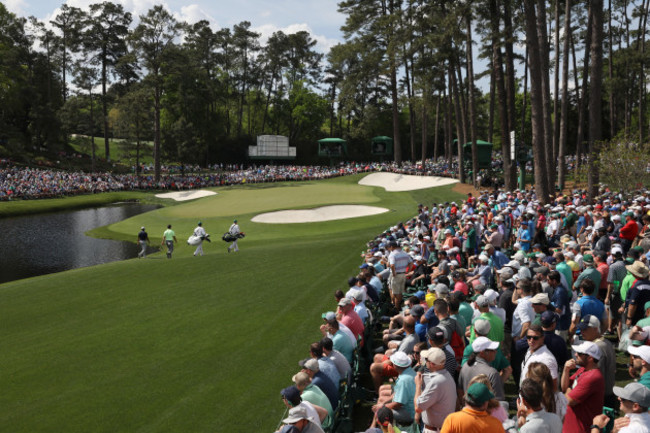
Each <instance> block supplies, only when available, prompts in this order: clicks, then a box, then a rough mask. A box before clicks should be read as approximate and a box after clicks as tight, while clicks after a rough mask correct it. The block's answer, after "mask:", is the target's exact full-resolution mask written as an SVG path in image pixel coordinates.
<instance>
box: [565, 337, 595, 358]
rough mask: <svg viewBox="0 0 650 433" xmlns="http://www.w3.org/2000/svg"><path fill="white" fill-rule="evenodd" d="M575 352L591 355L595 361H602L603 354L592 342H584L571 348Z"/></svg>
mask: <svg viewBox="0 0 650 433" xmlns="http://www.w3.org/2000/svg"><path fill="white" fill-rule="evenodd" d="M571 348H572V349H573V351H574V352H576V353H582V354H585V355H589V356H591V357H592V358H594V359H598V360H599V359H600V356H601V353H600V349H599V348H598V345H597V344H596V343H592V342H591V341H583V342H582V343H580V344H578V345H573V346H571Z"/></svg>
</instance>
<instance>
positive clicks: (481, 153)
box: [463, 140, 493, 168]
mask: <svg viewBox="0 0 650 433" xmlns="http://www.w3.org/2000/svg"><path fill="white" fill-rule="evenodd" d="M492 146H493V144H492V143H489V142H487V141H483V140H476V150H477V152H478V167H479V168H490V167H491V166H492ZM463 158H464V160H465V163H466V164H467V163H469V164H471V163H472V143H471V142H469V143H465V144H464V145H463Z"/></svg>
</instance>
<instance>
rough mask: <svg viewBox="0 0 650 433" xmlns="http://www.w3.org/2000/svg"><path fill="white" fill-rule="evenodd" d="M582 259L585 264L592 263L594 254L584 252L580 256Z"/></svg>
mask: <svg viewBox="0 0 650 433" xmlns="http://www.w3.org/2000/svg"><path fill="white" fill-rule="evenodd" d="M582 261H583V262H585V263H586V264H592V263H593V262H594V256H592V255H591V254H585V255H584V256H582Z"/></svg>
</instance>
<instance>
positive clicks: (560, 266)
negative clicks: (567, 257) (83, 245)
mask: <svg viewBox="0 0 650 433" xmlns="http://www.w3.org/2000/svg"><path fill="white" fill-rule="evenodd" d="M553 257H555V261H556V262H557V265H555V270H556V271H558V272H559V273H561V274H562V275H564V278H565V279H566V283H567V288H568V289H569V292H571V287H573V271H572V270H571V266H569V265H568V264H567V263H566V262H565V261H564V254H563V253H561V252H559V251H558V252H557V253H555V254H553ZM572 295H573V293H569V298H571V296H572Z"/></svg>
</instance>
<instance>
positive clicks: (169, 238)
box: [160, 224, 178, 259]
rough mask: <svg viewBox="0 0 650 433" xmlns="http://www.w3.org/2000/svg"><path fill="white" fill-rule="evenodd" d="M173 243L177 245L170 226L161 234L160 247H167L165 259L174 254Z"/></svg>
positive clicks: (174, 234)
mask: <svg viewBox="0 0 650 433" xmlns="http://www.w3.org/2000/svg"><path fill="white" fill-rule="evenodd" d="M174 242H176V243H178V240H176V233H174V230H172V225H171V224H169V225H168V226H167V230H165V233H163V240H162V242H161V243H160V245H167V258H168V259H171V258H172V253H173V252H174Z"/></svg>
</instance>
